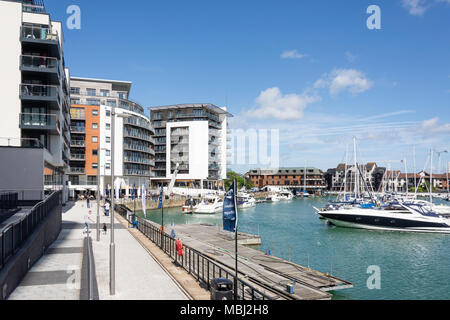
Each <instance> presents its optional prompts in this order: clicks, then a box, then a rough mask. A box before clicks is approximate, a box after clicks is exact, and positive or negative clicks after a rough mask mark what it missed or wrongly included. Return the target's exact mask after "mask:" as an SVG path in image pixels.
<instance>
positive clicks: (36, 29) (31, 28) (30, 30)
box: [21, 24, 58, 42]
mask: <svg viewBox="0 0 450 320" xmlns="http://www.w3.org/2000/svg"><path fill="white" fill-rule="evenodd" d="M21 35H22V38H24V39H32V40H50V41H56V42H58V32H57V31H56V30H52V29H50V28H45V27H41V26H39V25H33V24H29V25H28V24H27V25H23V26H22V32H21Z"/></svg>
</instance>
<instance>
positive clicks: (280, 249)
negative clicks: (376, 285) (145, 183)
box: [147, 198, 450, 300]
mask: <svg viewBox="0 0 450 320" xmlns="http://www.w3.org/2000/svg"><path fill="white" fill-rule="evenodd" d="M325 201H327V199H320V198H314V199H297V200H293V201H290V202H280V203H273V204H272V203H264V204H258V205H257V206H256V208H251V209H245V210H241V211H240V212H239V229H240V230H241V231H247V232H252V233H258V232H259V234H260V235H261V237H262V245H261V247H260V248H259V249H260V250H262V251H264V252H266V250H267V249H270V250H271V251H272V254H273V255H275V256H278V257H281V258H284V259H288V260H289V259H291V260H292V261H294V262H296V263H299V264H301V265H304V266H307V265H308V262H309V266H310V267H311V268H313V269H316V270H319V271H321V272H330V271H332V274H333V275H334V276H337V277H340V278H342V279H345V280H347V281H350V282H352V283H353V284H354V288H353V289H345V290H341V291H336V292H334V298H335V299H345V300H355V299H356V300H367V299H371V300H380V299H390V300H400V299H401V300H410V299H420V300H422V299H424V300H430V299H445V300H447V299H450V235H440V234H416V233H399V232H385V231H368V230H358V229H346V228H337V227H331V226H329V225H327V224H326V222H324V221H322V220H320V219H319V218H318V216H317V215H315V214H314V209H313V208H312V207H313V206H315V207H318V208H320V207H321V206H322V205H323V204H324V202H325ZM147 217H148V219H150V220H152V221H154V222H156V223H161V211H160V210H159V211H152V212H149V213H147ZM221 219H222V216H221V214H216V215H212V216H208V215H205V216H203V215H183V214H182V213H181V209H165V210H164V224H165V225H166V226H169V225H170V224H172V223H174V224H185V223H189V224H192V223H208V224H220V223H221ZM369 266H378V267H380V270H381V278H380V279H381V289H380V290H378V289H374V290H370V289H368V288H367V280H368V278H369V276H370V274H367V269H368V267H369Z"/></svg>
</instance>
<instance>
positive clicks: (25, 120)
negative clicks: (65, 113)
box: [20, 113, 61, 131]
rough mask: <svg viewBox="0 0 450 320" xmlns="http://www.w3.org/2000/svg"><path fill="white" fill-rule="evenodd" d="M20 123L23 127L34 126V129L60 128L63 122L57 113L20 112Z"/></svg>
mask: <svg viewBox="0 0 450 320" xmlns="http://www.w3.org/2000/svg"><path fill="white" fill-rule="evenodd" d="M20 125H21V126H22V127H26V128H24V129H27V128H33V129H39V128H42V129H52V130H57V131H59V130H60V127H61V124H60V122H59V118H58V116H57V115H55V114H44V113H21V114H20Z"/></svg>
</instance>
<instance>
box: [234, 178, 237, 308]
mask: <svg viewBox="0 0 450 320" xmlns="http://www.w3.org/2000/svg"><path fill="white" fill-rule="evenodd" d="M233 185H234V190H233V196H234V210H235V214H236V224H235V227H234V230H235V235H234V238H235V241H234V245H235V250H234V251H235V255H236V257H235V260H236V261H235V262H236V276H235V277H234V300H237V299H238V291H237V289H238V212H237V203H236V189H237V186H236V179H234V183H233Z"/></svg>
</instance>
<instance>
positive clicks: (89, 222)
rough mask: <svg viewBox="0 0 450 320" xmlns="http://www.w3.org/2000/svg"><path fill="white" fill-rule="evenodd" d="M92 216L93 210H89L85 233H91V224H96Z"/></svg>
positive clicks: (86, 215)
mask: <svg viewBox="0 0 450 320" xmlns="http://www.w3.org/2000/svg"><path fill="white" fill-rule="evenodd" d="M91 215H92V211H91V210H89V212H88V213H86V214H85V215H84V224H85V226H86V227H85V231H83V233H88V232H90V231H89V229H90V227H91V222H92V223H94V220H92V219H91Z"/></svg>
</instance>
